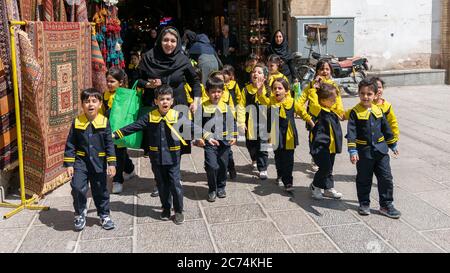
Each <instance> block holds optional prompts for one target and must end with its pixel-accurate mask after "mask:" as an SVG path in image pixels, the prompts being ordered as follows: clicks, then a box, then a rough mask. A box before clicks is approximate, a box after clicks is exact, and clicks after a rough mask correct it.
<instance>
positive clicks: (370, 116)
mask: <svg viewBox="0 0 450 273" xmlns="http://www.w3.org/2000/svg"><path fill="white" fill-rule="evenodd" d="M346 138H347V142H348V150H349V153H350V155H355V154H357V155H358V156H359V161H358V162H357V163H356V169H357V175H356V190H357V193H358V201H359V203H360V204H361V205H369V204H370V190H371V188H372V179H373V174H374V173H375V175H376V177H377V180H378V192H379V196H380V200H379V203H380V206H381V207H387V206H389V205H390V204H391V203H392V202H393V188H394V186H393V181H392V179H393V178H392V174H391V167H390V163H389V154H388V152H389V148H391V149H393V150H395V149H396V145H397V143H396V142H397V140H396V138H395V136H394V134H393V133H392V130H391V127H390V126H389V124H388V122H387V120H386V117H385V115H384V114H383V110H381V108H380V107H378V106H377V105H375V104H372V106H371V108H370V109H366V108H365V107H363V106H362V105H361V104H358V105H356V106H355V107H353V109H352V111H351V112H350V115H349V120H348V124H347V135H346ZM388 147H389V148H388Z"/></svg>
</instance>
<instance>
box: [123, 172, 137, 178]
mask: <svg viewBox="0 0 450 273" xmlns="http://www.w3.org/2000/svg"><path fill="white" fill-rule="evenodd" d="M135 176H136V172H135V171H134V170H133V171H132V172H131V173H126V172H123V179H124V180H130V179H131V178H133V177H135Z"/></svg>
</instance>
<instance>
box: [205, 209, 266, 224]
mask: <svg viewBox="0 0 450 273" xmlns="http://www.w3.org/2000/svg"><path fill="white" fill-rule="evenodd" d="M204 211H205V215H206V219H207V221H208V223H209V224H218V223H227V222H239V221H248V220H254V219H261V218H266V217H267V216H266V215H265V214H264V212H263V210H262V208H261V207H260V206H259V205H258V204H245V205H233V206H225V207H211V208H206V209H204Z"/></svg>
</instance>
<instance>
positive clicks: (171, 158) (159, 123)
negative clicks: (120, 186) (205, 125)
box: [113, 85, 215, 225]
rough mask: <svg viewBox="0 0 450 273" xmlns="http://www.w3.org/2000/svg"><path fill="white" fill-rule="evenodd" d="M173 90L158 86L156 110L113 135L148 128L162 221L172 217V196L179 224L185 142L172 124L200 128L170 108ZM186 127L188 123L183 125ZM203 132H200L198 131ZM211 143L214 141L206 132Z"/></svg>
mask: <svg viewBox="0 0 450 273" xmlns="http://www.w3.org/2000/svg"><path fill="white" fill-rule="evenodd" d="M173 100H174V99H173V90H172V88H171V87H170V86H169V85H162V86H160V87H158V88H156V89H155V105H156V106H157V108H156V109H154V110H153V111H150V113H148V114H146V115H144V116H142V117H141V118H140V119H139V120H137V121H136V122H134V123H132V124H130V125H127V126H125V127H123V128H121V129H119V130H116V131H115V132H114V133H113V137H114V138H123V137H125V136H127V135H130V134H132V133H135V132H137V131H141V130H143V129H144V128H148V130H149V132H150V133H149V134H148V138H149V139H148V144H149V145H150V146H149V150H150V153H149V157H150V161H151V165H152V171H153V173H154V175H155V180H156V184H157V187H158V190H159V198H160V200H161V204H162V207H163V211H162V213H161V220H165V221H167V220H169V219H170V217H171V211H170V209H171V207H172V202H171V199H172V197H173V206H174V210H175V217H174V222H175V224H177V225H179V224H182V223H183V222H184V215H183V186H182V185H181V183H180V179H181V177H180V160H181V145H187V144H186V141H185V140H184V139H183V138H182V136H181V135H180V132H178V131H177V130H176V129H175V128H174V127H173V126H175V124H183V125H187V128H190V129H191V131H192V130H194V128H195V129H196V130H201V128H198V127H196V126H195V127H194V124H193V123H192V122H191V121H190V120H189V119H188V117H186V116H183V113H181V112H177V111H176V110H174V109H171V107H172V105H173ZM183 127H185V126H183ZM199 134H201V132H199ZM206 139H207V140H208V141H209V142H210V143H215V142H214V140H213V139H210V138H209V137H207V135H206Z"/></svg>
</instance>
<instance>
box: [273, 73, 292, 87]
mask: <svg viewBox="0 0 450 273" xmlns="http://www.w3.org/2000/svg"><path fill="white" fill-rule="evenodd" d="M280 78H281V79H284V80H285V81H286V82H287V83H289V80H288V78H287V77H286V76H285V75H284V74H283V73H281V72H278V73H276V74H270V75H269V79H268V82H269V87H270V88H272V84H273V82H274V81H275V80H276V79H280Z"/></svg>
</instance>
